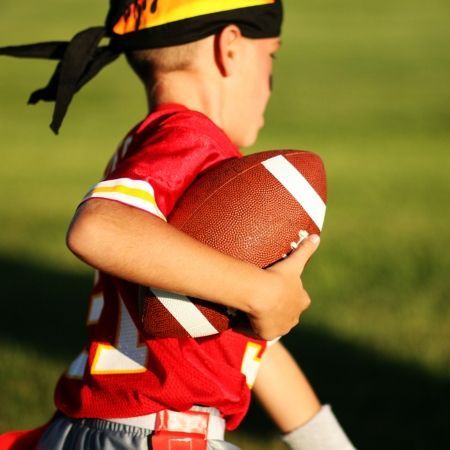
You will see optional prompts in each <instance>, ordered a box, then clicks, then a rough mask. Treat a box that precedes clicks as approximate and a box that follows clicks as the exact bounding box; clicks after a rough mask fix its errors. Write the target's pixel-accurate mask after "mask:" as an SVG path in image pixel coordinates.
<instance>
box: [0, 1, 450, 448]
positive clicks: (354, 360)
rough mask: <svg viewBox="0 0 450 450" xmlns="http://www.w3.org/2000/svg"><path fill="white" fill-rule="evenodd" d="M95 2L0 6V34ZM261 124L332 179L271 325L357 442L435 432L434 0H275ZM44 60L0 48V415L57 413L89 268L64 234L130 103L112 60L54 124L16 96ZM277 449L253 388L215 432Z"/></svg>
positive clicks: (449, 391) (414, 440)
mask: <svg viewBox="0 0 450 450" xmlns="http://www.w3.org/2000/svg"><path fill="white" fill-rule="evenodd" d="M107 3H108V2H106V1H99V2H92V1H88V0H65V1H64V2H63V3H62V2H60V1H56V0H43V1H40V2H28V3H23V2H17V1H12V0H2V2H1V5H0V13H1V14H0V30H1V34H0V46H1V45H12V44H22V43H32V42H39V41H45V40H65V39H69V38H71V37H72V36H73V35H74V34H75V33H76V32H77V31H79V30H81V29H83V28H87V27H89V26H92V25H99V24H102V23H103V19H104V16H105V14H106V9H107ZM285 9H286V20H285V26H284V34H283V46H282V50H281V51H280V53H279V55H278V56H277V60H276V69H275V89H274V95H273V98H272V100H271V103H270V105H269V110H268V112H267V117H266V123H267V125H266V128H265V130H264V131H263V133H262V134H261V137H260V140H259V141H258V143H257V145H255V146H254V148H252V149H250V150H248V151H259V150H266V149H270V148H296V149H308V150H313V151H315V152H317V153H319V154H320V155H321V156H322V157H323V159H324V161H325V165H326V168H327V173H328V180H329V202H328V212H327V218H326V221H325V227H324V230H323V238H322V244H321V248H320V250H319V252H318V253H317V254H316V255H315V256H314V259H313V261H312V263H311V264H310V265H309V266H308V268H307V273H306V274H305V284H306V286H307V288H308V290H309V291H310V293H311V297H312V299H313V304H312V307H311V309H310V310H309V311H308V312H307V313H306V314H305V315H304V317H303V320H302V324H301V325H300V326H299V327H297V329H296V330H295V331H294V332H292V333H291V334H290V335H289V336H288V337H287V338H286V339H285V343H286V345H287V346H288V347H289V348H290V350H291V351H292V352H293V353H294V354H295V356H296V358H297V359H298V360H299V362H300V364H301V366H302V367H303V369H304V371H305V372H306V373H307V375H308V376H309V378H310V379H311V380H312V383H313V384H314V386H315V388H316V390H317V392H318V394H319V396H320V398H321V400H322V401H323V402H325V403H331V404H332V406H333V408H334V410H335V412H336V414H337V416H338V417H339V418H340V420H341V422H342V424H343V425H344V427H345V428H346V430H347V431H348V433H349V435H350V436H351V437H352V439H353V441H354V442H355V444H356V445H357V446H358V448H360V449H367V450H369V449H373V450H380V449H384V450H388V449H391V450H399V449H409V450H415V449H422V450H430V449H433V450H434V449H444V448H445V449H448V448H449V445H450V417H449V416H450V415H449V412H448V403H449V400H450V308H449V298H450V277H449V274H450V252H449V248H450V233H449V224H450V206H449V200H450V195H449V194H450V183H449V179H450V170H449V169H450V152H449V150H450V27H449V23H450V3H449V2H448V1H446V0H428V1H427V2H426V3H425V2H423V1H418V0H378V1H376V2H374V1H372V2H360V1H356V0H342V1H340V2H336V1H331V0H322V1H320V2H301V1H298V0H295V1H294V0H285ZM54 64H55V63H54V62H49V61H39V60H34V61H33V60H19V59H14V58H6V57H2V58H1V59H0V99H1V100H0V136H1V147H2V148H1V154H0V161H1V163H0V180H1V181H0V183H1V189H0V219H1V232H0V292H1V294H0V298H1V301H0V432H2V431H5V430H8V429H17V428H21V427H25V428H27V427H33V426H37V425H39V424H41V423H43V422H44V421H46V420H47V419H48V418H49V417H50V415H51V414H52V411H53V404H52V396H53V388H54V384H55V382H56V380H57V378H58V377H59V375H60V373H61V372H62V371H63V370H64V369H65V367H66V366H67V364H68V363H69V362H70V361H71V360H72V359H73V357H74V356H76V354H77V353H78V351H79V349H80V346H81V345H82V340H83V338H84V326H83V322H84V313H85V307H86V298H87V295H88V292H89V288H90V285H91V280H92V273H91V270H90V269H89V268H87V267H85V266H83V265H82V264H81V263H80V262H78V261H77V260H76V259H75V258H74V257H73V256H72V255H71V254H70V253H69V252H68V250H66V248H65V244H64V235H65V231H66V228H67V225H68V223H69V221H70V219H71V217H72V214H73V211H74V209H75V208H76V206H77V204H78V202H79V200H80V199H81V198H82V196H83V195H84V193H85V192H86V191H87V190H88V188H89V187H90V186H91V185H92V184H93V183H95V182H96V181H97V180H98V179H99V178H100V176H101V173H102V170H103V167H104V165H105V164H106V161H107V160H108V158H109V156H110V154H111V153H112V152H113V151H114V150H115V148H116V145H117V144H118V142H119V140H120V139H121V138H122V137H123V135H124V134H125V133H126V132H127V131H128V130H129V129H130V128H131V127H132V126H133V125H134V123H135V122H136V121H138V120H140V119H142V118H143V116H144V115H145V113H146V105H145V101H144V95H143V91H142V88H141V86H140V85H139V83H138V81H137V79H135V78H134V76H133V75H132V74H131V72H130V71H129V70H128V69H127V67H126V64H125V62H124V60H123V59H122V60H121V61H120V62H116V63H115V64H113V65H111V66H110V67H108V68H106V69H105V70H104V72H102V73H101V74H100V75H99V76H98V77H97V78H96V79H95V80H94V81H93V82H91V83H89V84H88V85H87V86H86V87H85V88H84V89H83V90H82V92H81V93H80V94H79V95H77V96H76V98H75V100H74V102H73V104H72V107H71V109H70V111H69V114H68V117H67V119H66V121H65V123H64V124H63V127H62V129H61V132H60V135H59V136H58V137H55V136H54V135H52V133H51V132H50V130H49V128H48V124H49V122H50V118H51V111H52V105H48V104H39V105H37V106H34V107H28V106H26V101H27V99H28V95H29V94H30V93H31V91H33V90H34V89H36V88H40V87H42V86H44V85H45V84H46V83H47V81H48V79H49V77H50V75H51V73H52V71H53V67H54ZM229 439H230V440H231V441H234V442H236V443H237V444H239V445H241V446H242V447H243V449H245V450H247V449H250V450H252V449H255V450H256V449H275V450H276V449H282V448H284V447H283V446H282V444H281V443H279V440H278V439H277V431H276V430H275V429H274V427H273V426H272V425H271V424H270V422H269V421H268V419H267V418H266V417H265V416H264V414H263V413H262V412H261V411H260V409H259V408H258V406H257V405H254V406H253V407H252V409H251V411H250V413H249V415H248V418H247V419H246V421H245V423H244V424H243V426H242V427H241V428H240V430H239V431H238V432H234V433H233V434H232V435H230V436H229Z"/></svg>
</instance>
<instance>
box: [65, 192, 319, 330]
mask: <svg viewBox="0 0 450 450" xmlns="http://www.w3.org/2000/svg"><path fill="white" fill-rule="evenodd" d="M316 238H317V239H315V237H314V236H311V237H309V238H308V239H305V240H304V241H303V242H302V244H301V246H300V247H299V249H298V250H296V251H295V252H294V253H293V254H292V255H291V256H290V257H289V258H286V259H285V260H283V261H282V262H280V263H277V264H275V265H274V266H272V267H271V268H270V269H266V270H262V269H259V268H258V267H256V266H254V265H252V264H249V263H246V262H243V261H239V260H237V259H234V258H231V257H229V256H227V255H224V254H223V253H220V252H218V251H216V250H214V249H212V248H210V247H208V246H206V245H204V244H201V243H200V242H198V241H196V240H195V239H192V238H190V237H189V236H187V235H186V234H185V233H182V232H180V231H178V230H177V229H175V228H174V227H172V226H171V225H169V224H167V223H166V222H164V221H163V220H161V219H159V218H157V217H156V216H153V215H151V214H149V213H147V212H144V211H141V210H139V209H137V208H133V207H130V206H127V205H124V204H121V203H118V202H114V201H111V200H106V199H91V200H89V201H87V202H85V203H84V204H82V205H81V206H80V208H79V209H78V211H77V213H76V214H75V217H74V219H73V221H72V223H71V226H70V228H69V231H68V234H67V245H68V247H69V248H70V249H71V250H72V251H73V252H74V253H75V254H76V255H77V256H78V257H79V258H80V259H82V260H83V261H85V262H86V263H88V264H90V265H91V266H93V267H95V268H97V269H99V270H101V271H104V272H107V273H110V274H112V275H115V276H118V277H120V278H123V279H126V280H129V281H132V282H135V283H138V284H141V285H144V286H154V287H158V288H160V289H165V290H169V291H173V292H178V293H180V294H184V295H189V296H193V297H198V298H202V299H205V300H210V301H213V302H216V303H220V304H223V305H226V306H230V307H233V308H236V309H239V310H241V311H244V312H246V313H247V314H248V316H249V318H250V321H251V323H252V327H253V329H254V331H255V333H256V334H257V335H259V336H260V337H261V338H264V339H273V338H275V337H278V336H280V335H284V334H286V333H287V332H288V331H289V330H290V329H291V328H292V327H293V326H295V325H296V324H297V323H298V320H299V316H300V314H301V313H302V312H303V311H304V310H305V309H306V308H307V307H308V306H309V304H310V299H309V296H308V294H307V292H306V291H305V290H304V288H303V286H302V283H301V281H300V278H299V277H300V275H301V273H302V271H303V268H304V266H305V264H306V262H307V261H308V259H309V258H310V256H311V255H312V254H313V253H314V251H315V250H316V248H317V246H318V237H316Z"/></svg>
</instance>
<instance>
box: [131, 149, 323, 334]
mask: <svg viewBox="0 0 450 450" xmlns="http://www.w3.org/2000/svg"><path fill="white" fill-rule="evenodd" d="M326 201H327V192H326V176H325V170H324V166H323V163H322V160H321V159H320V157H319V156H318V155H316V154H314V153H311V152H308V151H300V150H274V151H267V152H262V153H256V154H252V155H249V156H244V157H242V158H234V159H229V160H226V161H225V162H223V163H221V164H220V165H219V166H216V167H215V168H213V169H211V170H209V171H208V172H206V173H204V174H202V175H201V176H200V177H198V178H197V179H196V181H194V183H193V184H192V185H191V186H190V187H189V189H188V190H187V191H186V192H185V194H184V195H183V196H182V198H181V199H180V200H179V202H178V203H177V205H176V207H175V208H174V210H173V212H172V214H171V215H170V217H169V223H171V224H172V225H174V226H175V227H176V228H178V229H179V230H181V231H183V232H185V233H187V234H188V235H190V236H192V237H193V238H195V239H197V240H199V241H200V242H202V243H204V244H206V245H209V246H210V247H213V248H215V249H216V250H219V251H221V252H223V253H226V254H228V255H230V256H233V257H235V258H238V259H241V260H244V261H247V262H250V263H252V264H255V265H257V266H259V267H261V268H266V267H269V266H270V265H272V264H274V263H275V262H277V261H279V260H280V259H282V258H284V257H286V255H288V254H289V253H290V252H291V251H292V250H293V249H294V248H295V247H296V245H297V244H298V242H299V240H301V239H302V237H304V236H305V235H307V234H312V233H315V234H320V232H321V230H322V225H323V221H324V217H325V209H326ZM300 232H301V233H300ZM139 306H140V314H141V320H142V329H143V331H144V332H145V333H146V337H147V338H152V337H159V338H161V337H183V336H190V337H194V338H200V337H204V336H209V335H212V334H216V333H220V332H221V331H224V330H226V329H228V328H230V327H234V326H239V327H241V326H243V325H244V326H245V323H246V320H245V319H246V318H245V315H244V314H243V313H241V312H237V311H231V310H229V309H227V308H226V307H224V306H222V305H217V304H214V303H211V302H207V301H203V300H199V299H196V298H189V297H185V296H182V295H178V294H174V293H171V292H166V291H161V290H159V289H154V288H147V287H141V291H140V298H139Z"/></svg>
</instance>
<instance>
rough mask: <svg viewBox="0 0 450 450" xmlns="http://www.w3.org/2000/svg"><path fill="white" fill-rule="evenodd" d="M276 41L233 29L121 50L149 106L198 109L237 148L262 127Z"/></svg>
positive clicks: (243, 145) (246, 144) (232, 26)
mask: <svg viewBox="0 0 450 450" xmlns="http://www.w3.org/2000/svg"><path fill="white" fill-rule="evenodd" d="M279 46H280V40H279V38H276V37H272V38H261V39H251V38H246V37H244V36H243V35H242V32H241V30H240V29H239V28H238V27H237V26H236V25H228V26H226V27H224V28H223V29H222V30H221V31H219V32H218V33H216V34H214V35H213V36H209V37H207V38H204V39H201V40H199V41H195V42H191V43H188V44H182V45H178V46H171V47H164V48H158V49H147V50H135V51H131V52H127V54H126V56H127V59H128V62H129V64H130V65H131V67H132V68H133V70H134V71H135V72H136V74H137V75H138V76H139V78H140V79H141V80H142V81H143V83H144V85H145V86H146V88H147V94H148V96H149V101H150V104H151V105H156V104H159V103H169V102H170V103H182V104H185V105H186V106H188V107H191V108H192V109H197V110H201V111H202V112H205V113H206V114H207V115H209V116H210V117H211V118H212V119H213V120H214V121H215V122H216V123H217V124H218V125H219V126H221V127H222V128H223V129H224V131H225V132H226V133H227V135H228V136H229V137H230V139H231V140H232V141H233V142H234V143H235V144H236V145H238V146H240V147H247V146H249V145H252V144H253V143H254V141H255V140H256V137H257V134H258V131H259V130H260V128H261V127H262V126H263V124H264V111H265V109H266V106H267V102H268V100H269V97H270V93H271V83H272V62H273V56H274V53H275V52H276V51H277V50H278V48H279Z"/></svg>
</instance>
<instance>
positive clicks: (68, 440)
mask: <svg viewBox="0 0 450 450" xmlns="http://www.w3.org/2000/svg"><path fill="white" fill-rule="evenodd" d="M151 434H152V430H148V429H146V428H140V427H133V426H130V425H123V424H120V423H116V422H109V421H107V420H100V419H71V418H69V417H66V416H64V415H62V414H58V415H57V416H56V417H55V418H54V419H53V420H52V422H51V423H50V425H49V427H48V428H47V429H46V430H45V432H44V434H43V435H42V437H41V439H40V441H39V443H38V445H37V447H36V450H151V449H152V446H151V444H150V439H149V436H151ZM208 450H239V448H238V447H236V446H235V445H233V444H230V443H228V442H225V441H219V440H208Z"/></svg>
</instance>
